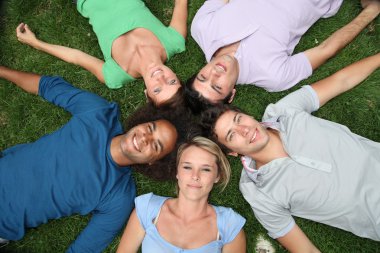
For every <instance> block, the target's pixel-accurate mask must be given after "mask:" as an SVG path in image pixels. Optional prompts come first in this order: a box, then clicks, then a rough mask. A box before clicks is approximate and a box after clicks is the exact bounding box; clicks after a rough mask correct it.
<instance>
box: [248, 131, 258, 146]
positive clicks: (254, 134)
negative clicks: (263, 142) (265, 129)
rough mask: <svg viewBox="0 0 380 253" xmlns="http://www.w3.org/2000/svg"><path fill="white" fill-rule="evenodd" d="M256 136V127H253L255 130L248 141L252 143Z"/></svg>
mask: <svg viewBox="0 0 380 253" xmlns="http://www.w3.org/2000/svg"><path fill="white" fill-rule="evenodd" d="M256 137H257V129H255V132H254V133H253V136H252V138H251V140H250V141H249V143H252V142H254V141H255V140H256Z"/></svg>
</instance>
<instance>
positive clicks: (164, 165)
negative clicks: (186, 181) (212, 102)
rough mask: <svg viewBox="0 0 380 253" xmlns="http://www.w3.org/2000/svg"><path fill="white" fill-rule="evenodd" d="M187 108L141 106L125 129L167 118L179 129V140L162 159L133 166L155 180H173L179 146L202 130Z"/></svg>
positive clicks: (128, 121)
mask: <svg viewBox="0 0 380 253" xmlns="http://www.w3.org/2000/svg"><path fill="white" fill-rule="evenodd" d="M187 112H188V111H187V109H186V108H185V107H183V106H179V107H177V108H175V109H170V110H169V109H168V108H166V109H163V108H157V107H156V106H155V105H154V104H153V103H147V104H145V105H143V106H141V107H139V108H138V109H137V110H136V111H135V112H134V113H133V114H132V115H130V116H129V117H128V119H127V121H126V126H125V130H126V131H129V130H130V129H131V128H133V127H135V126H137V125H139V124H143V123H146V122H150V121H156V120H160V119H165V120H167V121H169V122H170V123H172V124H173V125H174V127H175V128H176V130H177V134H178V137H177V141H176V144H175V147H174V149H173V151H172V152H170V153H169V154H168V155H166V156H164V157H163V158H162V159H160V160H158V161H155V162H154V163H152V164H135V165H132V166H131V167H132V168H133V169H134V170H136V171H138V172H140V173H142V174H144V175H146V176H148V177H150V178H153V179H155V180H159V181H163V180H173V179H175V175H176V166H175V163H176V156H177V149H178V147H179V146H180V145H181V144H182V143H183V142H185V141H187V140H188V138H192V137H193V136H195V135H198V134H199V133H200V132H201V130H200V127H199V126H198V125H197V124H195V122H194V119H193V117H192V115H191V114H189V113H187Z"/></svg>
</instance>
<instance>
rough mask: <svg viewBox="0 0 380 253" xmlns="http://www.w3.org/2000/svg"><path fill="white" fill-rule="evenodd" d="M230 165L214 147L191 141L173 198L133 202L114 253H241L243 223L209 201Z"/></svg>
mask: <svg viewBox="0 0 380 253" xmlns="http://www.w3.org/2000/svg"><path fill="white" fill-rule="evenodd" d="M229 178H230V165H229V163H228V161H227V159H226V157H225V156H224V154H223V153H222V151H221V150H220V148H219V147H218V145H216V144H215V143H214V142H212V141H210V140H208V139H206V138H203V137H195V138H194V139H193V140H192V141H190V142H188V143H185V144H183V145H182V146H181V147H180V148H179V150H178V155H177V180H178V182H177V186H178V187H177V189H178V191H177V192H178V197H177V198H168V197H161V196H156V195H153V194H152V193H149V194H145V195H142V196H139V197H137V198H136V199H135V203H136V208H135V210H134V211H133V212H132V214H131V217H130V219H129V222H128V225H127V227H126V228H125V231H124V234H123V236H122V238H121V241H120V245H119V247H118V250H117V252H118V253H121V252H123V253H126V252H128V253H129V252H137V251H138V249H139V247H140V245H142V252H155V253H168V252H189V253H190V252H191V253H202V252H204V253H206V252H212V253H217V252H220V253H222V252H223V253H228V252H231V253H243V252H245V250H246V241H245V234H244V231H243V226H244V223H245V219H244V218H243V217H241V216H240V215H239V214H237V213H235V212H234V211H233V210H232V209H231V208H226V207H218V206H212V205H210V204H209V203H208V198H209V195H210V192H211V190H212V189H213V186H214V184H217V185H219V186H220V187H221V190H223V189H224V188H225V187H226V185H227V183H228V181H229Z"/></svg>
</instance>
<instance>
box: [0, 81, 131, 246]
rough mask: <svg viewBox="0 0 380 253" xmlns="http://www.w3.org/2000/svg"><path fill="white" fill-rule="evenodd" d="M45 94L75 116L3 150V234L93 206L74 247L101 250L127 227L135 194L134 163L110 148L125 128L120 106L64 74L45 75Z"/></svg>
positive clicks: (15, 235) (17, 233)
mask: <svg viewBox="0 0 380 253" xmlns="http://www.w3.org/2000/svg"><path fill="white" fill-rule="evenodd" d="M39 95H40V96H41V97H43V98H44V99H46V100H47V101H50V102H51V103H53V104H55V105H57V106H60V107H62V108H64V109H65V110H67V111H68V112H70V113H71V114H72V118H71V119H70V121H69V122H68V123H67V124H65V125H64V126H62V127H61V128H60V129H58V130H57V131H55V132H53V133H51V134H47V135H45V136H43V137H41V138H40V139H38V140H37V141H35V142H33V143H28V144H20V145H16V146H13V147H11V148H8V149H6V150H4V151H3V152H2V157H1V156H0V157H1V158H0V199H1V205H0V237H1V238H6V239H10V240H19V239H21V238H22V237H23V236H24V233H25V227H36V226H38V225H40V224H42V223H46V222H47V221H48V220H49V219H57V218H60V217H63V216H69V215H72V214H82V215H85V214H89V213H92V218H91V220H90V222H89V223H88V225H87V227H86V228H85V229H84V230H83V231H82V233H81V234H80V235H79V236H78V238H77V239H76V240H75V241H74V242H73V243H72V244H71V245H70V247H69V249H68V252H81V253H83V252H101V251H102V250H103V249H104V248H105V247H106V246H107V245H108V244H109V243H110V242H111V241H112V239H113V238H114V237H115V236H116V235H117V233H118V232H119V231H120V229H121V228H122V227H123V225H124V223H125V221H126V219H127V218H128V217H129V214H130V212H131V210H132V209H133V199H134V197H135V195H136V190H135V184H134V181H133V179H132V177H131V170H130V168H129V167H119V166H118V165H117V164H116V163H115V162H114V161H113V160H112V157H111V154H110V142H111V140H112V138H113V137H114V136H116V135H119V134H122V133H123V129H122V126H121V124H120V122H119V109H118V106H117V105H116V104H115V103H109V102H108V101H106V100H104V99H103V98H101V97H99V96H97V95H95V94H92V93H89V92H86V91H82V90H80V89H77V88H75V87H73V86H72V85H70V84H69V83H67V82H66V81H65V80H63V79H62V78H59V77H42V78H41V81H40V85H39Z"/></svg>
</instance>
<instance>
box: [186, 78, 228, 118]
mask: <svg viewBox="0 0 380 253" xmlns="http://www.w3.org/2000/svg"><path fill="white" fill-rule="evenodd" d="M197 75H198V73H196V74H194V75H193V76H191V77H190V78H189V79H188V80H187V81H186V83H185V85H184V95H183V96H184V103H185V104H186V106H187V107H188V108H189V109H190V110H191V111H192V112H193V113H194V114H200V113H201V112H202V111H205V110H207V109H208V108H210V107H213V106H214V105H215V103H211V102H210V101H208V100H207V99H206V98H204V97H203V96H202V95H201V94H200V93H199V92H198V91H196V90H194V81H195V79H196V78H197ZM232 95H233V93H232V91H231V92H230V94H228V95H227V97H225V98H224V99H223V100H221V101H219V102H218V103H217V104H219V103H220V104H229V101H230V99H231V97H232Z"/></svg>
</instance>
